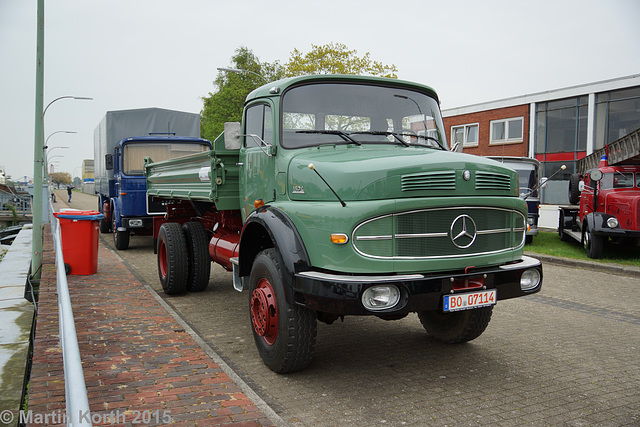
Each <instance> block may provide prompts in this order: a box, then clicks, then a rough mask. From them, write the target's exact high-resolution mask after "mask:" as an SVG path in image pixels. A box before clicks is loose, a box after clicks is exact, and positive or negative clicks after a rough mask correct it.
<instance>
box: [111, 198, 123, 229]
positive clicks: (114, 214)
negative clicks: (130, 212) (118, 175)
mask: <svg viewBox="0 0 640 427" xmlns="http://www.w3.org/2000/svg"><path fill="white" fill-rule="evenodd" d="M110 205H111V220H112V221H115V222H116V226H117V227H120V226H121V225H122V219H121V217H120V209H118V207H119V206H118V199H116V198H111V204H110Z"/></svg>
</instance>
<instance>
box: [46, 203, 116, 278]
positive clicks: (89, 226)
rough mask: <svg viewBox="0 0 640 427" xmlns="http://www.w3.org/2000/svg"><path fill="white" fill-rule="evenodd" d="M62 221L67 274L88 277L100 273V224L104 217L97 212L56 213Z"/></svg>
mask: <svg viewBox="0 0 640 427" xmlns="http://www.w3.org/2000/svg"><path fill="white" fill-rule="evenodd" d="M53 215H55V217H56V218H58V219H59V220H60V234H61V236H62V254H63V256H64V263H65V267H66V266H67V265H68V266H69V271H68V272H67V274H72V275H74V274H75V275H88V274H95V273H96V272H97V271H98V235H99V230H98V229H99V222H100V220H101V219H102V218H104V215H102V214H101V213H100V212H97V211H80V210H75V209H65V210H63V211H60V212H54V214H53Z"/></svg>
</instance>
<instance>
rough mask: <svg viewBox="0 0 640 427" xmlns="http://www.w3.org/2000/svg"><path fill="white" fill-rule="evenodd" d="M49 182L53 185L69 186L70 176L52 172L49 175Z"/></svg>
mask: <svg viewBox="0 0 640 427" xmlns="http://www.w3.org/2000/svg"><path fill="white" fill-rule="evenodd" d="M51 182H53V183H54V184H55V185H57V186H60V185H69V184H71V174H70V173H69V172H54V173H52V174H51Z"/></svg>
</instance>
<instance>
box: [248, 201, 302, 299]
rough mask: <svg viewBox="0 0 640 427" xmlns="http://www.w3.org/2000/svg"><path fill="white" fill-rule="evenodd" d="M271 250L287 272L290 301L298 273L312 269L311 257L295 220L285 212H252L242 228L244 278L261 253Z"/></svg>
mask: <svg viewBox="0 0 640 427" xmlns="http://www.w3.org/2000/svg"><path fill="white" fill-rule="evenodd" d="M271 247H272V248H275V249H277V254H278V257H279V260H280V263H281V267H282V268H283V270H284V271H283V282H284V284H285V285H286V288H287V289H286V294H287V298H290V297H292V295H291V294H290V292H291V289H292V285H293V276H294V273H295V272H297V271H302V270H306V269H307V268H308V267H309V265H310V261H309V255H308V253H307V250H306V248H305V246H304V243H303V241H302V238H301V237H300V234H299V233H298V230H297V229H296V227H295V225H294V224H293V221H291V218H289V216H288V215H286V214H285V213H284V211H282V210H281V209H278V208H274V207H270V206H265V207H263V208H260V209H258V210H256V211H254V212H253V213H251V215H249V217H248V218H247V220H246V221H245V224H244V227H243V229H242V234H241V235H240V250H239V273H240V276H241V277H244V276H249V275H250V274H251V267H252V265H253V261H254V259H255V258H256V256H257V255H258V253H260V252H261V251H262V250H264V249H267V248H271Z"/></svg>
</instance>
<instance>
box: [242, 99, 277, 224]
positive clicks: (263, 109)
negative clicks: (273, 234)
mask: <svg viewBox="0 0 640 427" xmlns="http://www.w3.org/2000/svg"><path fill="white" fill-rule="evenodd" d="M243 123H244V129H243V133H244V137H243V138H242V139H243V143H242V147H241V148H240V163H242V172H241V174H240V189H241V191H240V206H241V210H242V220H243V221H244V220H245V218H246V217H247V216H248V215H249V214H250V213H251V212H253V211H254V210H255V202H256V200H262V201H263V202H264V204H268V203H269V202H272V201H273V200H275V188H276V185H275V147H273V146H272V145H273V141H274V140H275V137H274V132H275V129H274V126H273V123H274V118H273V108H271V106H270V105H269V104H268V103H265V102H259V103H255V104H253V105H250V106H248V107H247V108H246V109H245V112H244V120H243ZM242 190H244V191H242Z"/></svg>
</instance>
